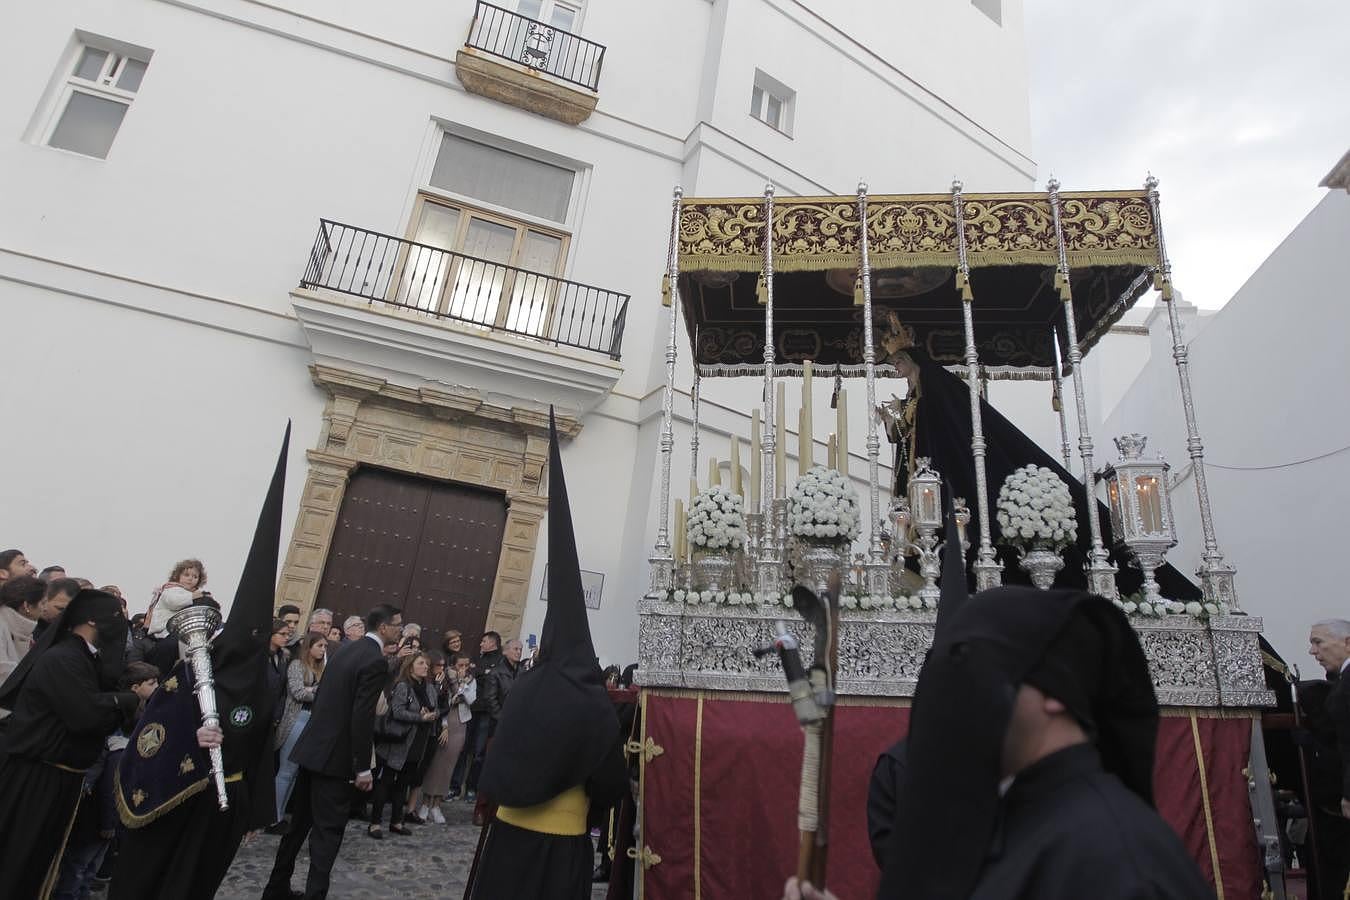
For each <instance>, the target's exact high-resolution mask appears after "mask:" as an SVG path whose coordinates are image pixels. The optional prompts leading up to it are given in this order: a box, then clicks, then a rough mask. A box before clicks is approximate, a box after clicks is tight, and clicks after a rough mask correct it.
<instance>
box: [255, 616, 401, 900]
mask: <svg viewBox="0 0 1350 900" xmlns="http://www.w3.org/2000/svg"><path fill="white" fill-rule="evenodd" d="M402 626H403V616H402V614H401V612H400V610H398V609H397V608H395V607H393V606H388V605H380V606H377V607H375V608H374V609H372V610H371V611H370V613H369V614H367V616H366V635H365V637H363V638H361V639H360V640H356V641H352V642H351V643H348V644H343V645H342V646H340V647H339V648H338V649H337V651H336V652H334V653H333V654H332V655H331V656H330V657H329V658H328V664H327V665H326V666H325V667H324V672H323V679H322V680H321V681H320V682H319V691H318V694H317V695H316V696H315V698H314V705H313V707H312V708H311V710H310V717H309V724H308V725H306V726H305V731H304V733H303V734H302V735H301V736H300V739H299V740H298V741H297V742H296V744H295V749H294V750H292V751H291V759H292V760H293V761H294V762H297V763H299V764H300V774H299V778H298V780H297V781H296V783H295V795H294V810H295V819H294V821H293V822H292V824H291V830H290V831H289V832H287V834H286V836H285V837H283V838H282V839H281V845H280V846H279V847H278V848H277V858H276V862H275V863H274V864H273V866H272V875H271V877H270V878H269V879H268V881H267V887H266V888H265V889H264V890H263V900H283V898H290V897H304V898H306V900H311V898H312V900H322V898H324V897H326V896H328V879H329V876H330V875H331V874H332V871H333V861H334V860H336V859H337V855H338V851H339V850H340V849H341V847H342V835H343V831H344V830H345V829H346V826H347V811H348V807H349V806H350V802H349V801H350V794H349V792H350V785H351V784H353V783H355V784H356V788H357V790H361V791H369V790H370V788H371V781H372V778H371V771H370V768H371V742H372V739H373V737H374V728H375V703H376V701H377V700H378V699H379V696H380V689H381V687H383V685H384V681H385V675H386V673H387V666H386V663H385V659H384V642H385V641H389V640H395V639H397V638H398V634H399V630H400V629H401V628H402ZM311 829H312V833H311ZM306 835H309V875H308V877H307V878H306V879H305V890H304V892H303V893H299V892H295V891H292V890H291V873H292V872H294V871H295V857H296V856H297V855H298V854H299V853H300V845H301V844H302V843H304V840H305V837H306Z"/></svg>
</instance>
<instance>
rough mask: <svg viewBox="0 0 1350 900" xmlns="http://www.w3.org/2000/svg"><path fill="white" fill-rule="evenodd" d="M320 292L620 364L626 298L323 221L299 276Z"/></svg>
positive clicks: (578, 284) (488, 261)
mask: <svg viewBox="0 0 1350 900" xmlns="http://www.w3.org/2000/svg"><path fill="white" fill-rule="evenodd" d="M300 286H301V287H304V288H322V289H325V290H330V291H339V292H341V293H344V294H351V295H353V296H355V297H362V298H364V299H366V300H369V301H371V302H372V303H383V304H388V305H389V306H393V307H398V308H400V309H406V310H412V311H416V312H419V313H423V314H426V315H429V316H433V317H435V318H438V319H448V320H452V321H455V322H459V323H464V324H468V325H472V326H477V327H480V328H483V329H485V330H489V331H497V332H506V333H508V334H514V335H519V336H521V337H524V338H530V339H532V340H539V341H544V342H546V343H550V344H559V345H562V346H567V347H580V348H582V349H585V350H594V351H596V352H598V353H603V354H605V355H606V356H608V357H609V358H610V359H613V360H618V359H619V354H620V350H621V348H622V345H623V329H624V323H625V321H626V319H627V316H628V295H627V294H620V293H618V292H616V291H607V290H604V289H603V288H598V287H591V286H590V285H586V284H580V283H578V282H575V281H567V280H566V279H563V278H554V277H553V276H551V275H544V274H541V273H539V272H531V271H529V270H528V269H520V268H516V267H515V266H508V265H504V264H502V263H497V262H492V261H491V260H486V259H478V258H477V257H473V256H468V255H466V254H463V253H454V252H452V251H449V250H443V249H441V248H439V247H432V246H429V245H427V244H419V243H416V242H414V241H406V240H403V239H401V238H396V237H393V236H391V235H387V234H380V233H379V232H376V231H369V230H367V229H364V228H354V227H352V226H351V225H343V224H342V223H340V222H332V221H329V220H328V219H321V220H320V222H319V234H318V237H317V238H315V241H314V249H313V250H312V251H311V252H310V257H309V265H308V266H307V267H306V269H305V274H304V276H303V277H302V278H301V279H300Z"/></svg>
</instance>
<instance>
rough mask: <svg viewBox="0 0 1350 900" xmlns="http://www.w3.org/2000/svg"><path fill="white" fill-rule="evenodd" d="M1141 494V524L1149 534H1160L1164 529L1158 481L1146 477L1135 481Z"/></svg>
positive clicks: (1151, 477) (1136, 488)
mask: <svg viewBox="0 0 1350 900" xmlns="http://www.w3.org/2000/svg"><path fill="white" fill-rule="evenodd" d="M1135 485H1136V487H1135V490H1136V491H1137V492H1138V494H1139V524H1141V525H1143V526H1144V531H1145V532H1147V533H1149V534H1158V533H1160V532H1161V531H1162V530H1163V527H1162V506H1161V505H1160V504H1159V503H1158V479H1156V478H1154V477H1153V476H1151V475H1149V476H1144V477H1141V478H1137V479H1135Z"/></svg>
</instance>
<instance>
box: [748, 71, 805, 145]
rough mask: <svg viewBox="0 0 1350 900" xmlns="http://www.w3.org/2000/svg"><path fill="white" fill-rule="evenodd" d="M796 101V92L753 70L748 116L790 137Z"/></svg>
mask: <svg viewBox="0 0 1350 900" xmlns="http://www.w3.org/2000/svg"><path fill="white" fill-rule="evenodd" d="M796 99H797V92H796V91H794V90H792V88H790V87H788V86H787V85H785V84H783V83H782V82H781V81H778V80H777V79H775V78H770V77H769V76H768V75H765V74H764V73H763V72H761V71H759V70H758V69H756V70H755V86H754V89H753V90H752V91H751V92H750V115H752V116H754V117H755V118H756V119H759V120H760V121H761V122H763V123H764V124H765V125H768V126H769V127H770V128H773V129H775V130H777V131H781V132H783V134H786V135H787V136H788V137H791V136H792V114H793V111H794V110H793V107H794V106H795V105H796Z"/></svg>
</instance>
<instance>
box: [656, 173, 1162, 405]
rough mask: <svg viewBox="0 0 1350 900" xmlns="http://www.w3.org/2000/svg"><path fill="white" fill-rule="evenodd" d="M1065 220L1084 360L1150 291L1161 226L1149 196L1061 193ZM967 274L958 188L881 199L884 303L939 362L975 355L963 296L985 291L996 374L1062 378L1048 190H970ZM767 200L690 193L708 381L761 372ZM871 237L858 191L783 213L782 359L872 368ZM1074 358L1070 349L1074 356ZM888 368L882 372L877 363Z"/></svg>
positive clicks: (688, 299)
mask: <svg viewBox="0 0 1350 900" xmlns="http://www.w3.org/2000/svg"><path fill="white" fill-rule="evenodd" d="M1059 197H1060V204H1061V206H1060V213H1061V216H1060V218H1061V222H1062V228H1063V234H1064V241H1065V251H1066V255H1067V263H1068V267H1069V280H1070V282H1071V283H1072V296H1073V298H1074V299H1073V304H1074V311H1075V318H1076V319H1077V320H1078V321H1077V323H1076V324H1077V325H1078V329H1077V330H1078V333H1079V334H1080V335H1082V338H1081V343H1080V346H1079V350H1080V352H1086V351H1087V350H1088V349H1089V348H1090V347H1091V346H1092V345H1094V344H1095V343H1096V342H1097V341H1098V340H1099V339H1100V338H1101V337H1102V335H1104V334H1105V333H1106V332H1107V331H1108V330H1109V329H1110V327H1111V325H1112V324H1114V323H1115V322H1116V321H1117V320H1118V319H1119V318H1120V316H1121V315H1123V314H1124V312H1125V311H1126V310H1127V309H1129V307H1130V306H1131V305H1132V304H1133V303H1134V302H1135V301H1136V300H1137V299H1138V298H1139V297H1140V296H1141V295H1142V294H1143V292H1144V291H1145V290H1146V289H1147V287H1148V276H1149V274H1151V273H1152V272H1153V271H1154V270H1155V268H1156V266H1157V262H1158V258H1159V257H1158V229H1157V227H1156V222H1155V221H1154V216H1153V212H1152V208H1151V206H1150V204H1149V199H1148V195H1147V193H1146V192H1145V191H1099V192H1078V193H1061V194H1060V195H1059ZM962 200H963V202H962V205H961V219H962V231H964V238H965V248H966V253H965V260H966V262H967V264H968V267H969V270H970V276H969V280H968V281H966V280H965V275H964V273H963V272H959V271H958V270H959V263H960V260H959V248H958V245H959V243H960V241H959V239H958V229H957V213H956V204H955V203H954V201H953V198H952V195H951V194H914V195H873V196H870V197H869V198H868V215H867V243H868V247H869V253H870V260H871V270H872V297H873V302H874V303H875V305H876V306H877V308H878V309H879V310H886V309H890V310H894V311H895V312H896V313H897V314H898V315H899V316H900V318H901V320H902V321H903V322H904V323H905V325H906V326H909V327H911V328H913V329H914V330H915V331H916V332H917V337H918V341H917V342H918V346H919V348H920V349H921V350H923V351H924V352H926V353H927V354H928V355H929V356H931V357H932V358H933V359H934V360H935V361H937V362H940V363H943V364H944V365H948V366H953V365H957V364H960V363H961V362H962V361H963V357H964V351H965V336H964V332H963V328H962V322H961V298H962V296H963V295H964V294H965V293H969V292H970V291H971V290H972V288H973V290H974V295H975V296H976V297H977V298H978V299H977V300H976V301H975V303H974V309H973V311H974V316H975V329H976V342H977V344H978V352H979V358H980V361H981V362H982V363H983V364H984V365H985V370H986V374H987V376H988V377H990V378H994V379H1008V378H1012V379H1037V380H1045V379H1049V378H1051V377H1052V376H1053V371H1054V365H1055V351H1054V347H1053V342H1052V341H1053V339H1052V337H1051V325H1052V324H1053V322H1054V320H1055V318H1056V316H1062V314H1063V307H1062V304H1061V302H1060V297H1061V296H1062V295H1063V293H1064V291H1065V290H1066V287H1065V286H1064V285H1062V284H1060V283H1058V282H1057V280H1056V267H1057V265H1058V263H1059V249H1058V246H1057V242H1056V236H1055V228H1054V221H1053V212H1052V210H1051V206H1050V199H1049V195H1048V194H1043V193H1013V194H964V195H963V198H962ZM764 209H765V206H764V202H763V199H762V198H757V197H756V198H721V199H686V200H684V201H683V203H682V204H681V206H680V214H679V215H680V217H679V233H678V242H677V248H676V251H677V255H678V261H679V272H680V276H679V277H680V281H681V295H682V297H683V299H684V301H685V303H684V308H683V312H684V316H685V325H686V328H687V329H688V330H689V332H690V334H691V335H693V334H694V333H695V331H697V334H698V340H697V341H696V349H695V353H694V357H695V359H694V362H695V364H696V366H697V370H698V372H699V374H700V375H703V376H709V377H718V376H722V377H725V376H731V375H757V374H761V373H762V372H763V361H762V360H763V356H764V314H763V309H764V307H763V295H764V294H765V293H766V288H765V285H764V279H763V273H762V269H763V261H764V248H765V240H764V239H765V213H764ZM861 237H862V235H861V227H860V225H859V219H858V205H857V201H856V198H854V197H843V196H841V197H800V198H790V199H784V200H780V201H779V202H777V203H776V204H775V206H774V208H773V223H772V242H771V243H772V248H773V259H774V270H773V271H774V274H773V279H774V298H775V300H774V304H775V311H774V316H775V322H774V342H775V344H776V345H777V346H776V347H775V354H774V355H775V358H776V362H777V364H778V365H779V366H780V367H781V370H782V371H784V372H788V373H793V374H795V373H796V372H798V371H799V370H800V364H801V362H802V361H803V360H806V359H811V360H812V361H814V362H815V363H816V365H817V366H818V367H819V369H822V370H823V369H826V368H829V369H833V368H834V367H835V366H836V365H837V366H839V367H841V374H843V375H845V376H847V377H858V376H861V375H862V374H863V369H864V367H863V359H862V356H863V353H862V330H863V329H862V321H861V319H862V314H861V309H860V307H858V306H857V304H856V298H855V296H854V295H855V294H856V293H857V290H856V288H857V283H858V275H857V273H858V266H859V260H860V251H861ZM1061 349H1063V348H1061ZM879 372H880V373H881V374H885V372H884V370H882V369H881V368H879Z"/></svg>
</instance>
